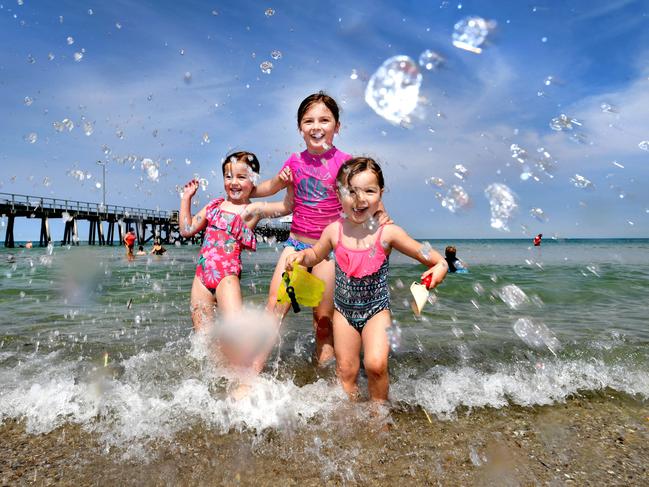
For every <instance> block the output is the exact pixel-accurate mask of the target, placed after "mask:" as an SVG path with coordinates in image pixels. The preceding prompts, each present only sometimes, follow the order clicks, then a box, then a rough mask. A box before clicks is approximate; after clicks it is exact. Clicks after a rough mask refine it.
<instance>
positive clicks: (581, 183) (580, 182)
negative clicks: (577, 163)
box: [570, 174, 594, 189]
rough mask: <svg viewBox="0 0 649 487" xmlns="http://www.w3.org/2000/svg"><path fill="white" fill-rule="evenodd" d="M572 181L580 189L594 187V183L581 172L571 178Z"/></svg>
mask: <svg viewBox="0 0 649 487" xmlns="http://www.w3.org/2000/svg"><path fill="white" fill-rule="evenodd" d="M570 182H571V183H572V185H573V186H574V187H575V188H579V189H593V187H594V186H593V183H592V182H591V181H590V180H589V179H587V178H585V177H584V176H582V175H581V174H575V175H574V176H573V177H571V178H570Z"/></svg>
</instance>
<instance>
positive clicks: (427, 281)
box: [421, 267, 439, 289]
mask: <svg viewBox="0 0 649 487" xmlns="http://www.w3.org/2000/svg"><path fill="white" fill-rule="evenodd" d="M434 270H435V268H434V267H431V268H430V269H428V270H427V271H426V272H424V273H423V274H422V275H421V283H422V284H423V285H424V286H426V289H433V288H434V287H436V286H437V285H438V284H439V283H438V282H434V281H433V278H434V277H435V276H433V271H434Z"/></svg>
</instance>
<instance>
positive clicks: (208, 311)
mask: <svg viewBox="0 0 649 487" xmlns="http://www.w3.org/2000/svg"><path fill="white" fill-rule="evenodd" d="M222 170H223V183H224V184H223V186H224V190H225V194H226V197H225V198H217V199H214V200H212V201H210V202H209V203H208V204H207V205H205V207H203V209H201V210H200V211H199V212H198V213H197V214H196V215H194V216H193V217H192V213H191V200H192V197H193V196H194V194H196V191H197V190H198V186H199V183H198V181H197V180H195V179H194V180H191V181H189V182H188V183H187V184H186V185H185V188H184V192H183V195H182V199H181V203H180V226H181V229H180V234H181V235H182V236H183V237H191V236H193V235H195V234H196V233H198V232H200V231H201V230H205V237H204V240H203V246H202V247H201V250H200V257H199V259H198V265H197V266H196V275H195V277H194V282H193V284H192V291H191V310H192V322H193V324H194V330H196V331H205V330H206V329H207V327H208V325H209V324H210V323H213V322H214V306H215V304H216V305H217V306H218V308H219V310H220V312H221V313H222V316H223V317H224V318H225V319H233V318H235V317H236V316H237V314H239V313H240V312H241V310H242V307H243V302H242V297H241V287H240V276H241V269H242V266H241V251H242V250H244V249H246V250H249V251H254V250H256V248H257V240H256V237H255V233H254V229H255V226H256V225H257V223H259V220H261V219H262V218H273V217H277V216H282V215H287V214H289V213H290V212H291V205H292V201H293V195H292V192H291V191H287V194H286V197H285V198H284V200H283V201H279V202H265V201H259V202H255V203H251V202H250V194H251V193H252V191H253V188H254V187H255V184H256V181H257V179H258V177H259V161H258V160H257V156H255V154H253V153H252V152H246V151H241V152H235V153H233V154H230V155H228V156H226V158H225V160H224V161H223V165H222ZM263 358H265V357H263ZM232 365H238V366H245V367H252V368H253V369H255V371H256V372H259V371H261V369H262V368H263V365H264V364H263V359H262V360H254V363H247V364H240V363H239V364H232Z"/></svg>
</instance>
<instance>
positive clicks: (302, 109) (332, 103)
mask: <svg viewBox="0 0 649 487" xmlns="http://www.w3.org/2000/svg"><path fill="white" fill-rule="evenodd" d="M316 103H324V105H325V106H326V107H327V108H328V109H329V110H330V111H331V113H332V114H333V116H334V120H335V121H336V123H338V122H339V121H340V109H339V108H338V103H336V100H334V99H333V98H331V97H330V96H329V95H327V94H326V93H325V92H324V91H318V92H317V93H313V94H312V95H309V96H307V97H306V98H305V99H304V100H302V103H300V106H299V107H298V109H297V126H298V128H299V127H300V124H301V123H302V119H303V118H304V114H305V113H306V112H307V110H308V109H309V108H311V107H312V106H313V105H315V104H316Z"/></svg>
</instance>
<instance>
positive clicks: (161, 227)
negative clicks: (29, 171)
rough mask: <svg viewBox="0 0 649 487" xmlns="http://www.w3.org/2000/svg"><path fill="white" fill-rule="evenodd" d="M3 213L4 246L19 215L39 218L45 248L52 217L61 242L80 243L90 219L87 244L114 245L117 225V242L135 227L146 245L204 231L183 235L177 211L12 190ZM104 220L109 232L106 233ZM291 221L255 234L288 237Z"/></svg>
mask: <svg viewBox="0 0 649 487" xmlns="http://www.w3.org/2000/svg"><path fill="white" fill-rule="evenodd" d="M0 215H2V217H3V218H6V219H7V222H6V230H5V241H4V245H5V247H11V248H13V247H15V241H14V226H15V223H16V217H24V218H38V219H40V221H41V231H40V237H39V241H38V244H39V245H40V246H41V247H46V246H47V245H49V244H50V243H51V242H52V235H51V232H50V219H52V218H61V219H63V220H64V222H65V230H64V232H63V238H62V239H61V241H60V242H61V245H79V240H80V237H79V233H78V227H77V222H78V221H79V220H87V221H88V222H89V231H88V245H114V244H115V227H117V233H118V235H117V237H118V239H117V244H118V245H121V243H122V239H123V237H124V234H125V232H126V231H128V229H129V228H133V229H134V230H135V234H136V236H137V242H138V244H139V245H144V244H145V243H147V242H149V241H150V240H152V239H154V238H159V239H160V240H161V241H162V242H164V243H167V244H170V243H175V242H176V241H179V242H180V243H181V244H182V243H185V242H186V241H192V242H196V241H202V237H203V236H202V234H201V235H196V236H194V237H193V238H190V239H185V238H183V237H182V236H181V235H180V228H179V224H178V211H175V210H174V211H164V210H151V209H146V208H134V207H130V206H117V205H106V206H104V205H102V204H100V203H89V202H86V201H73V200H66V199H60V198H46V197H41V196H28V195H21V194H12V193H0ZM104 223H105V224H106V225H107V232H106V234H104ZM289 228H290V223H287V222H276V221H274V220H268V221H266V222H264V224H262V225H258V226H257V229H256V230H255V231H256V233H257V234H258V235H260V236H262V237H264V238H266V239H273V238H274V239H275V240H277V241H283V240H286V239H287V238H288V232H289Z"/></svg>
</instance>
